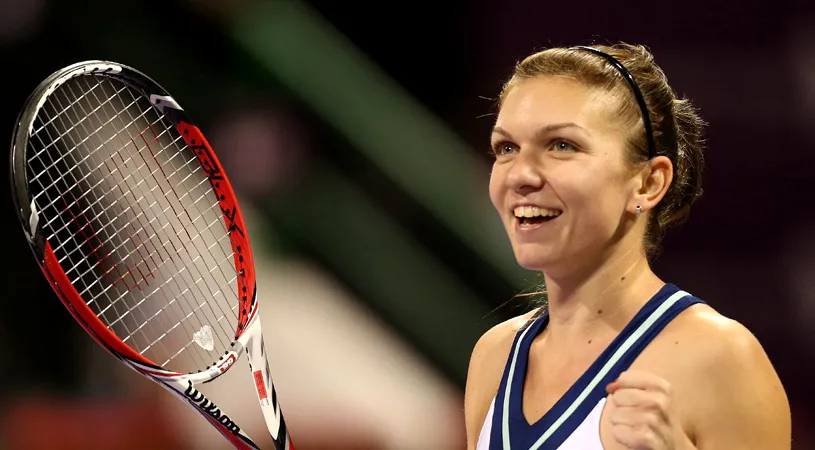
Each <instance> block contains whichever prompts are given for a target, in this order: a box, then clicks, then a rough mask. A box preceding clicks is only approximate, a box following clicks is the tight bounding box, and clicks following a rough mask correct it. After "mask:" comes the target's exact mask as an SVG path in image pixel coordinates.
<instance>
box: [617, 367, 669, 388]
mask: <svg viewBox="0 0 815 450" xmlns="http://www.w3.org/2000/svg"><path fill="white" fill-rule="evenodd" d="M622 388H631V389H643V390H646V391H659V392H665V393H668V392H670V388H671V385H670V383H668V382H667V381H666V380H665V379H664V378H662V377H659V376H657V375H654V374H652V373H650V372H643V371H638V370H627V371H625V372H623V373H621V374H620V376H619V377H618V378H617V379H616V380H614V381H613V382H611V383H609V384H608V386H606V391H607V392H608V393H610V394H612V393H614V392H615V391H617V390H618V389H622Z"/></svg>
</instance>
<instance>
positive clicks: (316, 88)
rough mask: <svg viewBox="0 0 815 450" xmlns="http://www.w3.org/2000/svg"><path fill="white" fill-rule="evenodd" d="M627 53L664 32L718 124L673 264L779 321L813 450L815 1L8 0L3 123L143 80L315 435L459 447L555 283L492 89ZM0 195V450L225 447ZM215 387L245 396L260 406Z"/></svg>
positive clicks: (796, 403) (673, 56)
mask: <svg viewBox="0 0 815 450" xmlns="http://www.w3.org/2000/svg"><path fill="white" fill-rule="evenodd" d="M617 41H626V42H630V43H641V44H645V45H647V46H648V47H649V48H650V49H651V50H652V51H653V53H654V54H655V57H656V60H657V63H658V64H660V65H661V66H662V68H663V69H664V70H665V71H666V73H667V75H668V78H669V80H670V82H671V83H672V85H673V87H674V88H675V90H677V91H678V92H679V93H680V94H682V95H686V96H688V97H690V98H691V99H692V100H693V101H694V103H695V104H696V105H697V106H698V107H699V108H700V109H701V113H702V115H703V117H704V118H705V119H706V120H707V121H708V122H709V129H708V134H707V138H708V149H707V153H706V158H707V164H706V171H705V179H704V185H705V194H704V195H703V197H702V199H701V201H700V202H699V203H698V204H697V206H696V208H695V209H694V211H693V212H692V215H691V220H690V221H689V222H688V223H687V224H685V225H683V226H682V227H680V228H677V229H673V230H671V231H670V232H669V234H668V236H667V239H666V241H665V244H664V249H663V251H662V254H661V255H660V257H659V259H658V260H657V261H656V263H655V265H656V269H657V272H658V274H660V275H661V276H662V277H663V278H664V279H666V280H669V281H671V282H674V283H676V284H678V285H680V286H682V287H683V288H684V289H686V290H688V291H690V292H692V293H694V294H695V295H697V296H699V297H701V298H703V299H705V300H707V301H708V302H709V303H710V304H711V305H712V306H713V307H715V308H716V309H718V310H719V311H720V312H722V313H723V314H725V315H728V316H730V317H732V318H735V319H736V320H738V321H740V322H742V323H743V324H745V325H746V326H747V327H748V328H750V329H751V330H752V331H753V332H754V333H755V334H756V335H757V336H758V338H759V339H760V341H761V342H762V343H763V345H764V347H765V349H766V351H767V353H768V354H769V356H770V359H771V360H772V361H773V363H774V364H775V367H776V368H777V370H778V372H779V374H780V376H781V378H782V381H783V382H784V384H785V387H786V389H787V393H788V395H789V398H790V402H791V404H792V408H793V422H794V430H793V435H794V438H795V443H794V445H793V448H795V449H813V448H815V432H814V431H813V428H815V427H814V425H815V384H813V383H811V382H810V374H811V369H812V368H813V361H815V350H813V349H815V333H813V330H812V328H811V324H813V323H815V276H813V275H812V273H814V271H815V237H813V234H812V232H811V231H812V230H813V227H814V226H815V214H814V213H815V209H814V208H813V206H812V205H813V204H812V202H811V201H810V196H811V194H812V192H811V191H812V189H813V182H815V176H813V175H812V173H813V172H812V168H811V162H812V160H813V145H815V137H813V136H815V132H813V130H812V125H811V124H812V123H813V122H815V6H813V4H812V3H810V2H802V1H801V2H796V1H791V0H776V1H772V2H770V1H744V0H742V1H738V2H735V1H722V2H717V3H716V4H713V3H710V2H703V1H701V0H689V1H684V2H681V3H664V4H658V3H655V2H645V1H635V0H628V1H623V2H611V3H609V2H601V1H597V0H589V1H584V2H579V3H575V2H531V1H518V0H515V1H509V0H508V1H504V2H498V1H485V0H471V1H463V0H448V1H446V2H401V3H399V2H397V3H388V2H378V3H363V2H334V1H327V0H326V1H316V0H313V1H295V0H279V1H260V0H256V1H255V0H234V1H229V0H166V1H158V0H156V1H148V0H141V1H137V0H130V1H125V0H121V1H101V0H84V1H70V0H64V1H56V0H0V61H2V72H3V78H4V80H5V81H4V83H3V87H4V89H3V93H2V99H3V100H2V106H0V124H5V125H4V126H5V129H6V130H7V131H6V133H7V138H8V139H10V138H11V132H12V126H13V123H14V120H15V118H16V115H17V113H18V111H19V108H20V107H21V106H22V104H23V102H24V101H25V98H26V97H27V95H28V94H29V92H30V91H31V90H32V89H34V87H35V86H36V85H37V84H38V83H39V82H40V81H41V80H42V79H43V78H45V77H46V76H47V75H49V74H50V73H52V72H53V71H55V70H57V69H59V68H60V67H62V66H65V65H68V64H70V63H73V62H76V61H80V60H86V59H108V60H112V61H115V62H120V63H124V64H127V65H131V66H133V67H136V68H138V69H140V70H141V71H143V72H146V73H147V74H149V75H150V76H151V77H152V78H153V79H155V80H156V81H158V82H159V84H161V85H163V86H164V87H165V88H166V89H167V90H168V91H170V92H171V93H172V94H173V96H174V97H175V99H176V100H177V101H178V102H179V103H180V104H181V105H182V106H183V107H184V108H185V109H186V110H187V111H188V112H189V114H190V115H191V116H192V117H193V118H194V120H196V122H197V123H198V124H199V125H200V126H201V128H202V129H203V130H204V132H205V133H206V134H207V136H208V137H209V139H210V141H211V142H212V144H213V146H214V148H215V149H216V151H217V152H218V154H219V155H220V158H221V160H222V162H223V163H224V165H225V166H226V169H227V172H228V173H229V174H230V177H231V178H232V179H233V183H234V184H235V188H236V190H237V192H238V196H239V197H240V199H241V203H242V205H243V208H244V209H246V210H247V215H248V217H249V222H250V226H249V228H250V233H251V236H252V238H253V244H254V245H253V247H254V251H255V252H256V253H257V254H258V256H256V258H257V259H258V260H259V262H258V273H259V278H262V279H263V280H262V281H261V283H263V284H262V286H261V292H266V295H265V296H264V297H263V304H262V306H263V308H262V311H263V314H264V319H263V320H264V328H265V329H269V328H270V329H271V330H268V331H267V330H264V331H265V332H266V341H267V347H269V348H270V355H271V358H272V366H273V368H272V371H273V374H274V376H275V382H276V384H277V385H278V389H279V391H280V396H281V398H282V403H283V408H284V414H286V417H287V420H288V421H289V422H290V427H291V430H292V433H293V435H294V437H295V442H296V443H298V444H299V447H298V448H300V449H302V450H306V449H317V448H320V449H340V448H348V449H351V448H354V449H368V448H370V449H419V448H422V449H426V448H434V449H435V448H438V449H463V448H464V434H463V432H464V431H463V412H462V411H463V406H462V403H461V402H462V398H463V387H464V382H465V376H466V369H467V362H468V359H469V355H470V351H471V349H472V346H473V344H474V343H475V341H476V340H477V338H478V337H479V336H480V334H481V333H483V332H484V331H485V330H486V329H487V328H489V327H490V326H492V325H494V324H496V323H498V322H499V321H501V320H504V319H506V318H508V317H510V316H512V315H515V314H519V313H521V312H523V311H524V310H525V308H527V305H526V304H525V303H524V301H523V300H517V299H516V300H512V297H513V295H514V294H516V293H518V292H521V291H523V290H525V289H528V288H529V287H531V286H532V285H533V284H534V283H535V282H536V280H537V278H536V275H535V274H532V273H529V272H526V271H523V270H521V269H519V268H518V267H517V264H516V263H515V261H514V259H513V256H512V253H511V251H510V248H509V245H508V242H507V240H506V238H505V236H504V232H503V229H502V228H501V225H500V223H499V222H498V219H497V217H496V215H495V214H493V211H492V209H491V205H490V204H489V200H488V197H487V180H488V174H489V170H490V166H489V164H490V160H489V158H488V157H487V149H488V142H489V130H490V128H491V125H492V121H493V116H492V113H494V108H493V106H494V98H495V97H496V96H497V94H498V92H499V89H500V87H501V84H502V83H503V81H504V80H505V79H506V77H507V76H508V74H509V73H510V71H511V69H512V66H513V64H514V63H515V62H516V61H517V60H518V59H520V58H522V57H524V56H526V55H527V54H529V53H531V52H532V51H535V50H538V49H541V48H543V47H548V46H557V45H577V44H592V43H613V42H617ZM4 161H6V160H4ZM5 164H7V162H4V165H5ZM6 170H7V169H6ZM2 189H3V194H2V195H1V196H0V199H2V200H1V201H2V205H3V211H5V212H4V215H3V217H5V218H6V219H5V220H3V221H2V225H3V227H4V230H5V231H6V233H5V234H6V236H7V241H6V244H5V249H6V252H7V255H8V260H9V261H10V263H7V264H5V267H6V269H5V270H3V271H2V276H3V277H4V279H3V286H5V293H4V294H5V295H4V300H3V306H2V310H0V317H2V319H0V320H1V321H2V322H0V324H1V325H0V356H1V357H0V448H4V449H5V448H8V449H39V448H53V449H74V448H76V449H90V448H94V449H95V448H122V449H129V448H157V449H158V448H190V449H193V448H195V449H197V448H207V449H209V448H213V449H216V448H224V447H223V442H222V440H221V439H220V438H219V437H218V435H217V434H213V432H212V430H211V429H209V426H208V425H207V424H206V423H205V422H204V421H203V420H200V419H199V418H198V417H197V416H195V415H194V414H193V413H192V412H191V411H190V410H188V409H187V408H186V407H184V406H183V405H182V406H179V405H180V403H179V402H177V401H176V400H175V399H173V398H171V397H170V396H169V394H166V393H165V392H164V391H161V390H160V389H158V388H155V387H154V386H152V384H150V383H148V382H146V381H144V380H142V379H141V378H139V377H138V376H137V375H135V374H134V373H131V372H129V371H127V370H126V369H122V368H121V367H119V365H118V363H116V362H115V361H114V360H113V358H110V357H109V356H108V355H106V354H104V353H103V351H102V350H101V349H98V348H96V346H95V345H92V342H91V340H90V339H89V338H88V337H87V336H86V335H85V334H84V332H82V331H81V329H80V328H79V327H78V326H76V324H75V323H74V322H73V321H72V320H71V318H70V316H69V315H68V314H67V312H66V311H65V310H64V308H63V307H62V306H61V305H60V303H59V302H58V301H57V299H56V297H55V296H54V295H53V293H52V292H51V291H50V289H49V288H48V287H47V285H46V283H45V282H44V279H43V277H42V275H41V274H40V272H39V270H38V268H37V266H36V264H35V262H34V260H33V258H31V257H30V252H29V250H28V248H27V244H26V242H25V240H24V238H23V235H22V234H21V233H20V231H19V224H18V223H17V220H16V216H15V213H14V211H13V207H12V203H11V196H10V193H9V191H8V189H9V188H8V185H7V183H5V184H3V188H2ZM270 324H271V325H270ZM238 370H240V369H237V370H236V371H235V372H238ZM235 376H236V377H240V376H243V375H235ZM244 381H245V382H246V383H243V382H244ZM241 383H243V384H246V385H248V384H249V383H248V379H246V380H239V381H238V384H241ZM217 384H218V383H217V382H216V383H213V384H212V387H211V389H212V390H213V395H216V396H217V395H221V396H222V397H224V398H225V399H226V400H225V401H227V402H229V401H230V399H232V401H233V402H234V405H232V408H238V409H239V410H243V409H244V408H242V405H244V403H243V400H241V399H242V398H246V399H248V401H246V403H245V405H252V400H251V393H250V392H249V391H240V392H233V391H232V390H231V389H232V388H229V387H227V388H224V387H223V386H221V387H220V388H217V387H215V385H217ZM208 386H209V385H208ZM241 395H244V396H245V397H241ZM168 398H169V400H168ZM215 400H216V402H218V399H217V398H216V399H215ZM156 405H159V406H160V409H159V410H160V411H163V413H161V414H157V413H156V412H155V411H156V410H155V409H154V408H155V406H156ZM221 406H222V407H223V408H224V409H225V410H226V411H227V412H231V411H232V408H227V407H226V406H224V405H221ZM174 408H176V409H174ZM246 409H247V412H246V413H245V414H246V419H245V420H246V421H249V422H251V424H250V426H248V427H245V428H248V429H250V432H251V431H252V430H259V431H257V432H258V433H259V434H262V430H263V428H262V424H260V423H259V422H258V423H254V422H252V421H253V420H255V418H256V413H255V411H254V410H251V409H249V408H246ZM238 416H239V417H240V413H239V414H238ZM237 421H238V423H242V422H241V421H240V420H237ZM100 430H108V431H107V432H105V433H99V431H100ZM88 435H93V436H95V438H94V439H93V440H91V441H89V440H88V439H87V438H86V437H84V436H88Z"/></svg>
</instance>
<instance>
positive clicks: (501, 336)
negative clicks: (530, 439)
mask: <svg viewBox="0 0 815 450" xmlns="http://www.w3.org/2000/svg"><path fill="white" fill-rule="evenodd" d="M534 313H535V311H531V312H529V313H526V314H524V315H521V316H517V317H513V318H512V319H509V320H506V321H504V322H501V323H499V324H498V325H495V326H494V327H492V328H490V329H489V330H487V331H486V332H485V333H484V334H483V335H482V336H481V338H479V339H478V342H476V344H475V347H474V348H473V352H472V355H471V356H470V366H469V370H468V372H467V388H466V390H465V393H464V415H465V420H466V426H467V448H468V449H474V448H475V444H476V440H477V439H478V434H479V433H480V431H481V425H482V424H483V422H484V419H485V418H486V416H487V412H488V411H489V407H490V403H491V402H492V399H493V397H495V394H496V393H497V392H498V385H499V384H500V383H501V377H502V376H503V372H504V366H505V365H506V361H507V357H508V356H509V352H510V349H511V348H512V342H513V341H514V339H515V335H516V334H517V333H518V331H519V330H520V329H521V328H522V327H523V326H524V324H526V323H527V322H528V321H529V319H531V318H532V316H533V315H534Z"/></svg>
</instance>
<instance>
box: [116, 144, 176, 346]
mask: <svg viewBox="0 0 815 450" xmlns="http://www.w3.org/2000/svg"><path fill="white" fill-rule="evenodd" d="M131 137H132V136H131ZM176 253H178V251H176ZM125 314H127V313H125ZM130 335H132V332H131V333H130Z"/></svg>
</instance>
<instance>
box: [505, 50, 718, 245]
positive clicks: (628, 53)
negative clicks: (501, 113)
mask: <svg viewBox="0 0 815 450" xmlns="http://www.w3.org/2000/svg"><path fill="white" fill-rule="evenodd" d="M593 48H595V49H597V50H600V51H601V52H603V53H606V54H608V55H610V56H612V57H613V58H614V59H616V60H617V61H619V62H620V63H621V64H622V65H623V66H624V67H625V68H626V69H627V70H628V72H629V73H630V74H631V76H632V77H633V78H634V81H635V82H636V84H637V86H638V87H639V89H640V91H641V92H642V96H643V98H644V100H645V104H646V106H647V109H648V114H649V116H650V120H651V127H652V130H653V137H654V143H655V146H656V148H655V152H656V155H663V156H666V157H668V158H669V159H670V160H671V163H672V164H673V168H674V178H673V180H672V182H671V185H670V186H669V188H668V191H667V192H666V193H665V197H663V199H662V201H661V202H660V203H659V204H658V205H657V206H656V207H655V208H654V211H653V212H652V215H651V216H650V218H649V223H648V228H647V231H646V235H645V249H646V252H647V254H648V255H649V257H652V256H654V255H655V254H656V251H657V249H658V247H659V243H660V241H661V239H662V236H663V234H664V231H665V228H667V227H668V226H669V225H672V224H676V223H681V222H682V221H684V220H685V219H686V218H687V217H688V214H689V212H690V207H691V205H692V204H693V203H694V202H695V201H696V200H697V199H698V198H699V196H701V195H702V166H703V163H704V157H703V141H702V131H703V128H704V126H705V123H704V122H703V121H702V119H701V118H700V117H699V115H698V114H697V112H696V109H695V108H694V107H693V106H692V105H691V103H690V101H688V100H687V99H680V98H677V96H676V94H675V93H674V91H673V89H671V87H670V86H669V85H668V80H667V78H666V76H665V73H664V72H663V71H662V69H660V67H659V66H657V65H656V63H655V62H654V57H653V55H651V53H650V52H649V51H648V49H646V48H645V47H644V46H641V45H630V44H625V43H620V44H616V45H613V46H605V45H598V46H594V47H593ZM545 75H556V76H566V77H569V78H572V79H574V80H576V81H578V82H580V83H582V84H584V85H586V86H588V87H591V88H597V89H602V90H605V91H608V92H610V93H612V94H614V95H616V96H618V97H619V98H620V99H621V101H620V106H619V111H618V112H619V117H621V118H622V119H623V120H625V121H626V123H627V124H630V125H633V124H635V123H638V122H639V123H642V112H641V110H640V108H639V105H638V103H637V100H636V98H635V96H634V93H633V91H632V89H631V86H630V85H628V83H627V82H626V80H625V79H624V78H623V75H622V74H621V73H620V71H619V70H618V69H617V68H615V67H614V66H613V65H612V64H611V63H609V62H608V61H607V60H606V59H604V58H603V57H602V56H599V55H596V54H594V53H591V52H588V51H585V50H581V49H576V48H573V49H570V48H551V49H547V50H543V51H540V52H537V53H534V54H532V55H530V56H528V57H526V58H525V59H523V60H522V61H521V62H519V63H518V64H517V65H516V66H515V69H514V71H513V73H512V76H511V77H510V79H509V80H508V81H507V82H506V84H505V85H504V87H503V90H502V91H501V95H500V97H499V101H498V108H499V110H500V108H501V105H502V104H503V102H504V99H505V98H506V96H507V94H508V93H509V91H510V90H511V89H512V88H513V87H515V86H516V85H518V84H519V83H520V82H522V81H524V80H527V79H530V78H535V77H538V76H545ZM628 142H629V146H628V156H629V158H628V160H629V163H630V164H631V165H639V164H644V163H646V162H647V161H648V150H649V149H648V139H647V136H646V132H645V128H644V126H643V125H640V126H638V131H637V132H636V133H634V134H633V135H632V136H629V139H628Z"/></svg>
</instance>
